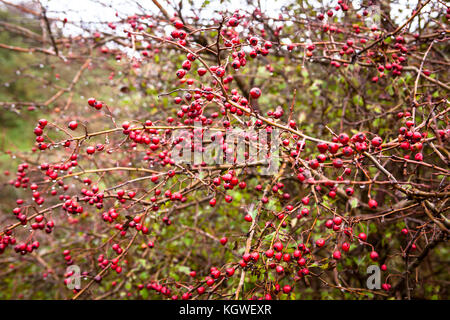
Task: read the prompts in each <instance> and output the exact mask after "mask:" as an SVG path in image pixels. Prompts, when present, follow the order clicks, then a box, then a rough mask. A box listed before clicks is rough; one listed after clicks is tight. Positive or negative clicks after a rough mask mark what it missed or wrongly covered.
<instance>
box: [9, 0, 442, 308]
mask: <svg viewBox="0 0 450 320" xmlns="http://www.w3.org/2000/svg"><path fill="white" fill-rule="evenodd" d="M1 3H3V4H4V6H5V7H4V10H7V11H6V13H5V14H2V16H3V17H4V21H2V22H0V28H1V34H0V35H1V37H0V39H1V40H2V41H1V42H0V54H2V56H1V57H2V59H3V61H5V62H6V61H9V62H11V61H15V63H16V67H15V68H11V67H8V68H6V67H5V72H4V74H2V75H1V78H0V79H1V81H2V88H1V91H0V97H1V99H2V102H0V105H1V107H2V108H3V109H4V111H3V112H2V115H1V117H2V129H5V132H7V133H8V132H9V131H8V129H7V128H8V126H13V127H14V126H15V125H19V124H18V123H20V124H21V126H22V128H23V130H21V132H20V139H19V140H22V141H21V143H25V147H21V148H16V147H15V146H14V145H13V146H11V145H9V146H5V144H3V146H2V148H3V151H4V152H5V154H6V155H7V156H8V157H9V159H10V160H7V161H6V160H5V159H6V158H5V156H3V158H2V159H3V164H2V166H3V167H4V175H3V178H4V180H5V181H4V183H3V184H2V196H3V200H2V207H1V208H2V212H1V221H0V223H1V228H0V240H1V243H0V253H1V255H0V264H1V266H2V268H1V269H2V271H1V280H0V287H1V291H0V292H1V293H0V296H1V297H2V298H72V299H104V298H108V299H127V298H130V299H184V300H187V299H283V300H285V299H364V298H373V299H390V298H395V299H412V298H426V299H432V298H441V299H445V298H448V290H447V289H448V286H447V284H448V281H449V278H448V268H447V263H448V257H449V255H448V249H447V247H446V243H447V240H448V235H449V228H450V226H449V220H448V218H447V215H448V209H449V194H450V190H449V184H448V176H449V170H448V161H449V157H450V154H449V148H448V141H449V139H450V129H449V124H448V111H449V101H448V92H449V91H448V90H449V83H448V66H449V60H448V54H449V46H448V40H449V34H448V32H449V31H448V30H449V29H448V27H449V25H448V19H449V17H450V8H449V7H446V5H445V4H444V2H442V1H438V0H426V1H419V2H418V3H417V5H416V4H414V5H412V4H394V3H389V2H386V1H382V2H378V1H377V2H375V1H362V2H361V3H357V2H356V1H355V2H352V1H345V0H339V1H330V2H329V3H328V5H326V6H318V4H317V3H316V2H314V1H297V2H295V3H290V2H289V3H287V4H286V5H285V6H283V7H282V8H281V10H280V12H275V11H272V10H270V9H266V10H263V9H261V8H260V7H259V6H258V5H255V4H253V3H249V4H248V6H247V7H245V8H233V7H232V6H229V10H227V11H225V10H223V11H219V10H217V9H216V7H215V4H214V3H213V4H208V3H206V2H205V3H204V4H203V5H201V6H200V5H196V6H195V7H194V8H191V9H192V10H191V9H184V8H183V6H182V2H181V3H180V4H174V5H168V4H167V3H164V2H163V1H161V2H158V1H156V0H155V1H152V3H149V2H145V3H144V2H143V3H142V4H141V6H140V8H139V10H137V11H136V14H134V15H125V14H124V13H121V9H122V8H114V10H117V14H116V17H115V19H112V20H111V21H104V20H102V19H101V12H98V15H99V18H100V19H99V22H97V23H87V22H84V21H83V16H82V15H80V16H76V15H74V16H71V14H69V13H65V12H55V11H51V10H49V8H47V7H45V6H37V5H36V4H35V3H24V4H11V3H9V2H6V1H1ZM399 6H402V10H403V11H404V12H406V13H407V14H406V17H398V16H397V15H396V11H398V7H399ZM405 6H406V7H405ZM2 64H3V62H2ZM6 65H7V64H6V63H5V66H6ZM2 68H3V66H2ZM6 84H8V85H6ZM30 88H32V89H30ZM31 90H32V91H31ZM24 123H25V125H24ZM236 132H237V141H236V142H237V143H239V144H240V145H243V146H244V148H243V150H238V149H237V148H235V147H236V146H235V145H234V142H233V141H232V140H229V139H227V137H228V136H231V135H232V134H234V133H236ZM256 132H258V133H259V134H261V132H262V133H263V134H262V135H260V136H259V137H260V138H261V137H263V138H261V139H262V140H261V139H258V136H256V135H255V133H256ZM274 132H276V135H273V133H274ZM264 134H266V138H264ZM270 134H272V136H271V138H267V135H270ZM4 141H6V142H7V141H9V140H6V138H5V140H4ZM24 141H25V142H24ZM26 141H29V142H26ZM230 141H232V142H231V143H230ZM270 142H271V143H272V145H271V147H272V148H273V149H271V150H268V149H267V148H264V145H265V144H267V143H270ZM28 143H29V144H28ZM31 144H32V146H29V145H31ZM213 144H214V145H215V146H218V148H217V149H216V150H215V153H213V160H214V161H213V163H210V162H207V161H204V159H203V160H202V159H200V161H196V160H195V159H193V158H189V160H191V161H184V162H180V161H178V157H179V156H180V155H183V156H188V157H190V152H192V153H194V154H196V155H198V154H200V156H201V155H202V154H204V153H205V152H206V150H207V148H208V146H209V145H213ZM21 145H22V146H23V144H21ZM255 150H256V151H255ZM276 155H278V156H279V157H278V158H277V157H276ZM255 156H256V158H257V159H256V158H255ZM194 157H195V156H194ZM185 160H186V158H185ZM197 160H198V159H197ZM13 166H15V168H13ZM13 201H14V202H13ZM371 266H375V267H371ZM369 267H370V268H374V269H375V270H379V273H377V272H376V273H375V276H376V275H379V280H380V283H379V286H377V285H376V281H375V280H376V279H375V278H373V279H375V280H374V281H375V282H373V283H372V282H371V281H368V277H369V276H371V273H368V268H369ZM377 268H379V269H377ZM77 280H79V281H77ZM369 280H370V279H369ZM371 284H372V285H371Z"/></svg>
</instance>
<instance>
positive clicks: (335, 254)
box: [333, 250, 341, 260]
mask: <svg viewBox="0 0 450 320" xmlns="http://www.w3.org/2000/svg"><path fill="white" fill-rule="evenodd" d="M333 258H334V259H336V260H339V259H341V252H340V251H339V250H336V251H335V252H333Z"/></svg>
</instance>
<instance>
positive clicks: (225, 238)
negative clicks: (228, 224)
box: [220, 237, 228, 246]
mask: <svg viewBox="0 0 450 320" xmlns="http://www.w3.org/2000/svg"><path fill="white" fill-rule="evenodd" d="M227 242H228V238H227V237H223V238H221V239H220V244H221V245H223V246H224V245H226V244H227Z"/></svg>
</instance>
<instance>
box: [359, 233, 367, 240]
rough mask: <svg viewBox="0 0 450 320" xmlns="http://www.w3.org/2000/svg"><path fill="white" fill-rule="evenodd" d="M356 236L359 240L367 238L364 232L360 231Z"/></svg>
mask: <svg viewBox="0 0 450 320" xmlns="http://www.w3.org/2000/svg"><path fill="white" fill-rule="evenodd" d="M358 238H359V239H360V240H362V241H366V240H367V235H366V234H365V233H364V232H361V233H360V234H359V235H358Z"/></svg>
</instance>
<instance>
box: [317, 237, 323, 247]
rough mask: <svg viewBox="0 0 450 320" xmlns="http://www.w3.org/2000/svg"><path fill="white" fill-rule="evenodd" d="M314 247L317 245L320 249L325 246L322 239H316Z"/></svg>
mask: <svg viewBox="0 0 450 320" xmlns="http://www.w3.org/2000/svg"><path fill="white" fill-rule="evenodd" d="M316 245H317V246H318V247H319V248H322V247H323V246H324V245H325V240H323V239H322V238H320V239H317V240H316Z"/></svg>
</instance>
